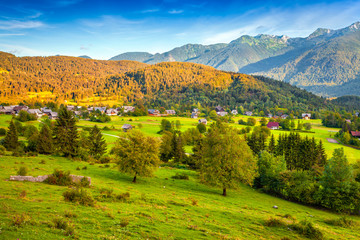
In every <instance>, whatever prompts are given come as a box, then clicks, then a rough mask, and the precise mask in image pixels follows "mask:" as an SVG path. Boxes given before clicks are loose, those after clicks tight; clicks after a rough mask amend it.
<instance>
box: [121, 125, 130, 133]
mask: <svg viewBox="0 0 360 240" xmlns="http://www.w3.org/2000/svg"><path fill="white" fill-rule="evenodd" d="M121 129H122V130H123V131H124V132H127V131H130V130H131V129H132V126H131V124H124V125H123V126H122V127H121Z"/></svg>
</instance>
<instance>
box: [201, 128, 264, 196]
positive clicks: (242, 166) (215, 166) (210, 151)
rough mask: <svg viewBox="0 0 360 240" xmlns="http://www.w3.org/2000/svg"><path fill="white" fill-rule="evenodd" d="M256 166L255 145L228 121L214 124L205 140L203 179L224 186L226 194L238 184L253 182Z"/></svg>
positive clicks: (202, 156)
mask: <svg viewBox="0 0 360 240" xmlns="http://www.w3.org/2000/svg"><path fill="white" fill-rule="evenodd" d="M256 169H257V166H256V161H255V159H254V157H253V155H252V152H251V149H250V148H249V146H248V145H247V144H246V142H245V140H244V139H243V138H242V137H241V136H240V135H239V134H238V132H237V131H236V129H234V128H231V127H229V126H226V125H225V124H220V123H216V124H213V125H212V126H211V128H210V129H209V132H208V133H207V135H206V136H205V138H204V139H203V140H202V148H201V158H200V176H201V179H202V181H204V182H205V183H207V184H211V185H213V186H217V187H221V188H222V189H223V195H224V196H226V190H227V189H228V188H237V187H238V186H239V184H240V183H245V184H249V185H251V184H252V183H253V180H254V178H255V176H256V174H257V171H256Z"/></svg>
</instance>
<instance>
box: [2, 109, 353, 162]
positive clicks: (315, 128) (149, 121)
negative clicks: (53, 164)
mask: <svg viewBox="0 0 360 240" xmlns="http://www.w3.org/2000/svg"><path fill="white" fill-rule="evenodd" d="M247 118H249V117H248V116H240V117H235V118H234V120H235V123H232V124H230V125H232V126H233V127H235V128H239V129H241V128H244V127H246V126H244V125H239V124H237V122H238V120H239V119H244V120H246V119H247ZM255 118H256V119H257V120H258V121H259V120H260V118H257V117H255ZM162 119H164V117H153V116H143V117H119V116H113V117H111V122H108V123H94V122H90V121H86V120H80V121H79V122H78V126H79V127H92V126H94V125H95V124H96V125H98V127H100V128H104V127H108V128H110V129H112V128H115V130H108V131H104V130H103V133H105V134H107V135H104V137H105V139H106V141H107V142H108V144H109V147H111V146H112V145H113V143H114V142H115V141H116V139H117V138H116V137H114V136H110V135H115V136H117V135H119V134H120V133H121V132H122V131H121V127H122V125H123V124H125V123H127V124H131V125H133V126H135V128H139V127H138V125H139V124H141V125H142V128H141V129H140V130H141V131H143V132H144V133H146V134H147V135H149V136H154V137H161V135H160V134H158V133H157V132H158V131H159V130H160V123H161V120H162ZM166 119H168V120H169V121H176V120H179V121H180V122H181V131H186V129H188V128H192V127H196V125H197V123H198V119H191V118H185V117H166ZM10 120H11V116H9V115H0V127H2V128H7V127H8V125H9V122H10ZM296 122H297V121H296ZM303 122H304V123H305V122H310V123H311V124H312V130H311V131H312V132H314V133H303V132H301V133H300V135H301V136H308V137H311V138H312V137H315V139H316V140H322V142H323V144H324V147H325V150H326V153H327V155H328V157H331V155H332V153H333V151H334V149H336V148H339V147H343V148H344V151H345V154H346V155H347V157H348V160H349V162H351V163H354V162H356V161H357V160H360V150H359V149H354V148H351V147H348V146H344V145H341V144H337V143H329V142H328V141H327V138H334V135H335V133H336V132H337V131H339V129H337V128H327V127H324V126H322V125H321V120H319V119H317V120H309V121H303ZM30 124H34V125H36V126H38V124H39V121H34V122H27V123H25V125H30ZM209 124H211V121H209V122H208V125H209ZM258 124H259V123H258ZM284 133H289V131H282V130H272V134H274V136H275V137H278V136H279V135H280V134H284ZM186 150H187V152H191V147H186Z"/></svg>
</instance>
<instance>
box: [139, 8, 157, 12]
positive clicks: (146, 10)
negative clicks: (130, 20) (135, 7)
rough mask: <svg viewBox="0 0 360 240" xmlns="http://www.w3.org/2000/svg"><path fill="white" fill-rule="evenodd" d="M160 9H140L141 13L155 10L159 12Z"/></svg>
mask: <svg viewBox="0 0 360 240" xmlns="http://www.w3.org/2000/svg"><path fill="white" fill-rule="evenodd" d="M159 11H160V9H158V8H154V9H145V10H142V11H140V12H141V13H154V12H159Z"/></svg>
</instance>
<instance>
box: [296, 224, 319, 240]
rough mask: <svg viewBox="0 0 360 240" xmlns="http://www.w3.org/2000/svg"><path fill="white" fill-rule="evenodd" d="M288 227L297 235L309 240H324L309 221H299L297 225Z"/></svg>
mask: <svg viewBox="0 0 360 240" xmlns="http://www.w3.org/2000/svg"><path fill="white" fill-rule="evenodd" d="M290 227H291V228H292V229H293V230H295V231H296V232H297V233H298V234H300V235H302V236H305V237H307V238H310V239H318V240H321V239H324V236H323V233H322V232H321V231H320V230H319V229H317V228H315V227H314V226H313V224H312V223H311V222H309V221H306V220H305V221H301V222H299V223H293V224H291V225H290Z"/></svg>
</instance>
